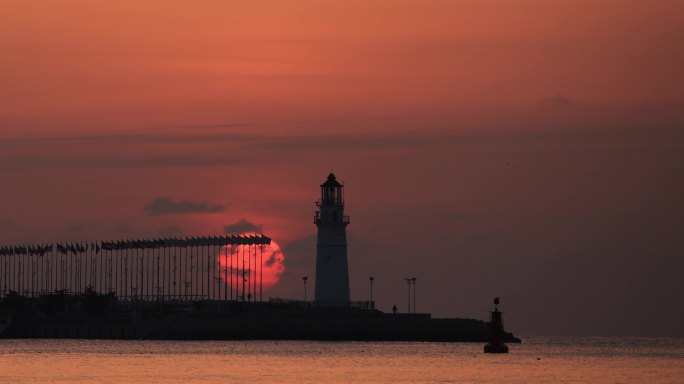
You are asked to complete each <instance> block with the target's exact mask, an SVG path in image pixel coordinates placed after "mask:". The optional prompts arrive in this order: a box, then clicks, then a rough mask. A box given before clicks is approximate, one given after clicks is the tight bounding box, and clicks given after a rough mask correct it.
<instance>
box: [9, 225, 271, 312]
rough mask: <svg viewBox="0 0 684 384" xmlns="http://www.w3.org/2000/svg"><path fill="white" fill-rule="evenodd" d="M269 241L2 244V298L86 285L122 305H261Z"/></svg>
mask: <svg viewBox="0 0 684 384" xmlns="http://www.w3.org/2000/svg"><path fill="white" fill-rule="evenodd" d="M270 243H271V239H270V238H268V237H266V236H263V235H257V236H253V235H250V236H234V235H231V236H210V237H187V238H165V239H154V240H124V241H101V242H86V243H54V244H33V245H19V246H17V245H12V246H2V247H0V255H1V256H5V257H0V293H1V294H2V296H6V295H7V294H8V293H9V292H10V291H14V292H18V293H20V294H24V295H27V296H31V297H37V296H40V295H42V294H45V293H50V292H54V291H57V290H62V291H66V292H67V293H70V294H75V293H83V292H84V291H85V290H86V288H87V287H92V288H93V289H95V290H96V291H97V292H107V293H114V294H116V295H117V297H119V298H120V299H122V300H139V299H142V300H163V299H172V300H203V299H218V300H242V301H250V300H256V299H257V295H259V299H260V300H261V299H263V289H262V285H263V283H262V282H263V266H264V263H263V246H264V245H269V244H270ZM257 249H258V250H259V251H260V252H259V258H257Z"/></svg>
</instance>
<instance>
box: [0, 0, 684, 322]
mask: <svg viewBox="0 0 684 384" xmlns="http://www.w3.org/2000/svg"><path fill="white" fill-rule="evenodd" d="M682 14H684V3H682V2H680V1H648V2H647V1H612V0H610V1H600V2H596V1H565V0H557V1H542V0H520V1H503V0H501V1H494V0H470V1H465V0H454V1H436V0H423V1H408V0H407V1H401V0H391V1H372V2H369V1H345V2H339V1H337V2H333V1H250V2H230V1H193V2H181V1H93V0H88V1H86V0H83V1H30V2H28V1H18V0H17V1H13V0H0V55H1V59H0V185H2V187H1V188H0V233H2V235H1V237H0V243H3V244H4V243H13V242H18V241H49V240H60V239H69V240H70V239H74V240H77V239H84V240H86V239H88V240H89V239H98V238H99V239H105V238H112V239H117V238H121V237H143V236H147V237H152V236H159V235H163V234H171V233H179V232H182V233H186V234H216V233H221V232H222V231H223V227H224V226H226V225H230V224H233V223H236V222H238V220H240V219H247V220H248V221H251V222H253V223H255V224H263V229H264V231H265V233H266V234H268V235H269V236H271V237H273V238H274V239H276V240H277V241H278V242H279V243H280V244H281V245H282V246H283V250H284V252H285V254H286V260H287V262H286V266H285V267H286V273H285V275H284V276H283V281H282V282H281V284H280V285H277V286H276V287H275V288H274V290H273V291H272V292H270V294H272V295H274V296H284V297H287V296H290V297H294V296H296V295H299V292H300V290H301V289H300V284H301V283H300V281H299V279H300V276H301V275H303V274H308V275H312V274H313V265H314V259H313V252H314V247H315V240H314V239H312V238H311V236H313V235H314V234H315V231H314V230H315V227H314V226H313V224H312V222H311V216H312V214H313V211H314V206H313V201H314V200H316V199H317V198H318V185H319V184H320V183H321V182H322V181H323V179H324V178H325V176H326V175H327V173H328V172H329V171H330V169H331V168H332V169H333V170H334V171H335V172H336V174H338V176H339V178H340V179H342V180H343V181H345V182H346V183H347V187H348V203H349V213H350V215H351V216H352V224H351V225H350V227H349V231H350V271H351V278H352V295H353V296H355V297H358V298H365V295H366V294H367V293H366V285H367V277H368V276H370V275H374V276H375V277H376V289H377V295H378V298H379V300H380V304H381V308H383V309H386V310H388V309H389V308H391V306H392V304H395V303H396V304H398V305H399V304H403V298H404V296H403V295H404V293H405V291H404V286H403V284H402V281H403V280H402V278H403V277H404V276H405V275H407V274H411V275H416V276H417V277H419V286H418V288H419V290H420V294H419V302H418V307H419V310H425V311H432V312H434V313H435V314H437V315H441V316H444V315H449V316H475V317H484V313H485V312H484V311H486V310H487V304H488V303H489V302H490V297H491V296H496V295H499V296H502V297H505V298H506V302H507V303H510V306H511V308H510V310H511V312H512V313H516V312H517V315H518V316H519V317H518V318H517V320H516V317H515V316H512V319H510V320H508V321H509V323H510V324H512V325H513V326H515V327H518V329H521V330H522V331H523V332H541V333H544V332H546V333H554V332H555V333H573V332H574V333H611V332H617V333H628V334H649V333H653V332H652V330H653V328H654V326H653V324H654V323H653V320H652V319H654V318H658V319H660V318H667V319H666V320H662V321H663V322H664V323H663V324H661V326H659V327H657V328H658V329H660V330H662V332H664V333H666V334H679V335H681V334H682V333H681V329H680V328H681V327H680V325H679V324H680V323H681V322H684V310H681V309H680V310H679V312H677V313H676V314H675V315H674V316H673V315H672V313H670V312H669V310H670V308H669V304H668V303H670V302H671V301H672V297H671V295H672V293H673V292H680V293H679V296H678V297H679V299H680V300H679V301H680V302H681V301H682V299H684V298H683V297H681V295H682V293H681V292H682V290H681V284H680V283H677V282H676V281H677V280H676V277H675V276H674V272H673V271H681V270H682V268H684V265H682V262H681V261H680V260H679V259H681V252H682V249H683V248H682V246H683V244H682V238H681V230H680V229H679V227H680V226H681V225H680V221H681V220H680V218H681V217H682V214H684V207H683V204H682V203H681V199H680V196H682V195H684V185H683V183H682V182H681V180H680V179H681V177H680V176H679V175H681V174H682V173H683V172H684V148H683V146H684V144H683V143H684V135H683V133H682V132H683V131H684V130H682V122H683V121H684V112H683V111H684V105H683V104H684V87H683V86H682V85H683V84H684V75H682V70H681V68H684V49H682V44H681V37H682V36H684V23H682V21H681V17H682V16H681V15H682ZM159 197H168V198H170V199H172V200H173V201H176V202H178V201H190V202H207V203H209V204H219V205H222V206H223V207H224V210H222V211H221V212H216V213H202V212H194V213H193V212H190V213H186V214H177V213H176V214H161V215H157V216H151V215H149V214H148V212H146V211H145V209H144V208H145V207H146V206H148V205H149V204H150V203H151V202H152V201H154V200H155V199H156V198H159ZM398 239H401V241H399V240H398ZM288 252H289V253H288ZM288 263H289V264H288ZM606 279H608V280H606ZM383 282H384V283H383ZM580 282H581V284H580ZM445 292H447V293H448V294H446V295H445V294H444V293H445ZM663 292H667V295H666V294H664V293H663ZM675 295H677V293H675ZM552 302H553V303H552ZM608 302H610V304H607V303H608ZM544 306H551V309H549V310H545V307H544ZM627 310H630V311H636V312H638V313H640V314H639V315H638V316H636V317H635V318H634V319H631V320H629V321H627V322H625V323H624V324H623V325H621V327H622V328H619V329H617V330H616V329H614V328H612V327H609V326H602V325H600V324H598V325H597V323H596V321H595V320H596V319H597V318H601V319H603V318H606V319H608V318H610V316H611V315H612V314H614V313H616V311H617V312H621V311H622V312H624V311H627ZM560 312H572V313H573V315H572V316H570V317H569V318H567V319H564V320H562V321H560V322H559V323H555V322H552V321H550V319H551V317H552V316H553V315H554V314H556V313H560ZM668 319H669V320H668ZM659 321H660V320H659ZM656 333H657V332H656Z"/></svg>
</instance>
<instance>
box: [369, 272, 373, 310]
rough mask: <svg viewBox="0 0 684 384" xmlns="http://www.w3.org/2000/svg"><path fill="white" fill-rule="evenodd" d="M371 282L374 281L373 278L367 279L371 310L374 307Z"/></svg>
mask: <svg viewBox="0 0 684 384" xmlns="http://www.w3.org/2000/svg"><path fill="white" fill-rule="evenodd" d="M373 280H375V278H374V277H373V276H371V277H369V278H368V281H370V294H371V296H370V307H371V308H374V307H375V305H373Z"/></svg>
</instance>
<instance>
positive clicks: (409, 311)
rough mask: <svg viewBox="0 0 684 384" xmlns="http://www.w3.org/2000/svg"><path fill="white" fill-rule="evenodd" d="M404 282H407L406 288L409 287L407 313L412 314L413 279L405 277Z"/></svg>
mask: <svg viewBox="0 0 684 384" xmlns="http://www.w3.org/2000/svg"><path fill="white" fill-rule="evenodd" d="M404 280H406V286H407V287H408V301H407V304H408V305H407V308H408V311H407V313H411V279H410V278H408V277H404Z"/></svg>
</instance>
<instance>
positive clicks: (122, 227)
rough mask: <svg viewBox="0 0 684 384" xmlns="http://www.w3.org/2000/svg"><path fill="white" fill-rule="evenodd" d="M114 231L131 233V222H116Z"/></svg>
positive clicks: (125, 233) (124, 233)
mask: <svg viewBox="0 0 684 384" xmlns="http://www.w3.org/2000/svg"><path fill="white" fill-rule="evenodd" d="M114 232H116V233H119V234H123V235H127V234H129V233H131V224H130V223H118V224H116V225H115V226H114Z"/></svg>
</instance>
